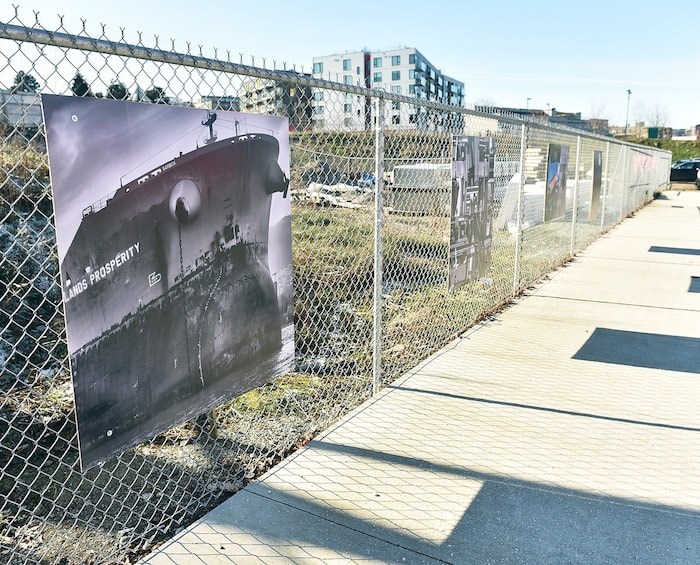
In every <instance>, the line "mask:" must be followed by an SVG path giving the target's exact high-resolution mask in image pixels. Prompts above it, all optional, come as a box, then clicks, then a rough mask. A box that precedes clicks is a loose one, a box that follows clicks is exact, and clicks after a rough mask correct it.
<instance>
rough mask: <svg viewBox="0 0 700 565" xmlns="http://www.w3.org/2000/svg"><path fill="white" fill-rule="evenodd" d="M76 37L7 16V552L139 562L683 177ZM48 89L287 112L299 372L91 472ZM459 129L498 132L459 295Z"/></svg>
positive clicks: (415, 105) (2, 418) (1, 403)
mask: <svg viewBox="0 0 700 565" xmlns="http://www.w3.org/2000/svg"><path fill="white" fill-rule="evenodd" d="M73 33H74V34H72V33H71V31H70V30H68V29H66V28H65V27H64V26H63V23H62V22H61V23H60V24H59V25H58V26H57V29H52V30H47V29H45V28H43V27H42V26H41V24H40V22H39V21H38V19H35V17H34V16H31V17H30V21H23V20H22V19H21V18H20V17H19V16H17V15H15V17H14V18H13V19H12V20H11V21H8V22H7V23H5V24H0V45H1V46H2V50H1V52H2V56H1V57H0V84H2V85H3V88H2V90H0V113H1V114H2V125H1V127H2V130H1V137H0V143H1V145H0V224H1V225H0V251H1V256H0V297H1V304H2V306H1V307H0V332H1V333H0V362H1V363H2V376H1V377H0V389H1V394H0V442H1V445H0V495H1V496H0V556H1V557H0V559H1V560H2V561H3V562H8V563H30V562H31V563H53V562H61V563H92V562H123V561H128V560H130V559H134V558H135V557H136V556H138V555H141V554H143V552H145V551H147V550H149V548H151V547H153V544H154V543H155V542H157V541H159V540H162V539H164V538H166V537H168V536H170V535H172V534H173V533H174V532H175V531H176V530H177V529H178V528H180V527H182V526H184V525H186V524H188V523H189V522H191V521H192V520H193V519H195V518H197V517H198V516H201V515H202V514H203V513H205V512H206V511H207V510H208V509H210V508H212V507H213V506H214V505H216V504H217V503H218V502H220V501H221V500H223V499H224V498H226V497H228V496H230V495H231V493H234V492H236V491H237V490H239V489H240V488H241V487H242V486H244V485H245V484H246V482H248V481H250V480H251V479H253V478H254V477H256V476H258V475H259V474H260V473H262V472H263V471H265V470H266V469H268V468H269V467H270V466H271V465H273V464H274V463H276V462H277V461H279V460H280V459H282V458H283V457H285V455H286V454H288V453H289V452H290V451H292V450H294V449H296V448H298V447H299V446H300V445H303V444H304V443H305V442H306V441H308V439H309V438H311V437H312V436H314V434H316V433H317V432H318V431H319V430H322V429H324V428H326V427H327V426H329V425H330V424H331V423H332V422H334V421H335V420H337V419H338V418H339V417H340V416H341V415H343V414H346V413H347V412H348V411H350V410H351V409H352V408H353V407H355V406H357V405H358V404H359V403H361V402H362V401H364V400H365V399H367V398H368V397H369V396H371V395H372V393H373V391H376V389H377V388H378V387H380V386H382V384H385V383H387V382H390V381H392V380H393V379H395V378H396V377H397V376H399V375H400V374H401V373H402V372H404V371H405V370H407V369H409V368H410V367H412V366H414V365H415V364H416V363H417V362H419V361H420V360H422V359H424V358H425V357H426V356H428V355H429V354H431V353H432V352H434V351H436V350H437V349H439V348H440V347H442V346H443V345H445V344H446V343H447V342H448V341H449V340H450V339H451V338H452V337H453V336H455V335H456V334H458V333H459V332H462V331H464V330H465V329H466V328H468V327H469V326H470V325H472V324H474V323H475V322H476V321H478V320H479V319H482V318H484V317H486V316H488V315H489V314H490V313H492V312H494V311H495V310H496V309H498V308H499V307H501V306H502V305H504V304H505V303H507V302H508V300H509V299H510V298H511V297H513V296H514V295H517V294H518V293H519V292H520V291H521V290H522V289H524V288H526V287H527V286H528V285H529V284H530V283H532V282H533V281H535V280H537V279H538V278H540V277H542V276H543V275H544V274H545V273H547V272H548V271H550V270H551V269H553V268H556V267H557V266H558V265H561V264H562V263H563V262H564V261H565V260H566V259H567V258H568V257H569V256H571V255H572V254H573V253H575V252H576V251H577V250H580V249H582V248H583V247H585V246H586V245H588V244H589V243H590V242H591V241H593V240H594V239H595V238H596V237H598V236H599V235H600V234H601V233H603V232H605V231H606V230H608V229H609V228H610V227H611V226H613V225H615V224H616V223H618V222H619V221H620V220H621V219H623V218H624V217H626V216H627V215H628V214H629V213H631V212H632V211H634V210H635V209H637V208H639V207H640V206H642V205H643V204H644V203H646V202H648V201H649V200H650V199H651V198H652V195H653V193H654V192H655V191H657V190H660V189H662V188H663V187H664V185H665V183H666V180H667V178H668V176H667V175H668V169H669V165H670V155H669V154H668V153H667V152H663V151H657V150H653V149H647V148H639V147H636V146H632V145H629V144H624V143H620V142H618V141H614V140H612V139H607V138H602V137H596V136H592V135H588V134H585V133H583V132H578V133H577V132H576V131H575V130H565V129H554V128H552V127H547V126H545V125H542V124H538V123H534V122H524V121H522V120H518V119H516V118H515V117H512V116H510V117H509V116H498V115H491V114H481V113H475V112H471V111H468V110H464V109H461V108H456V107H449V106H444V105H441V104H437V103H435V102H431V101H429V100H426V99H417V98H409V97H405V96H401V95H397V94H390V93H387V92H381V91H376V90H369V89H366V88H360V87H355V86H348V85H345V84H339V83H335V82H329V81H323V80H318V79H314V78H313V77H312V76H310V75H307V74H304V73H300V72H297V71H296V70H289V69H282V70H279V69H268V68H264V66H263V67H259V66H257V67H256V66H254V65H252V64H251V65H246V64H244V63H243V61H242V60H238V61H235V60H233V59H232V57H231V56H230V54H227V55H226V57H223V58H222V57H219V55H218V54H217V53H214V56H213V57H211V58H207V57H205V56H204V55H203V54H202V53H201V52H193V51H192V50H191V49H189V48H188V49H187V50H186V51H185V52H179V51H178V50H177V49H176V47H175V45H174V44H172V45H171V44H168V45H165V46H160V45H158V40H157V39H156V40H155V41H154V42H153V44H148V45H147V44H146V43H145V42H144V41H141V40H140V39H139V41H138V42H135V43H133V42H132V43H128V42H126V40H125V38H124V34H123V32H122V34H121V37H117V38H116V42H114V41H111V40H110V38H108V37H107V33H106V32H105V31H104V29H103V30H102V33H100V34H97V36H96V37H95V36H94V34H93V37H90V34H89V33H88V31H87V29H86V28H85V26H83V28H82V29H78V30H74V31H73ZM39 93H53V94H67V95H82V96H104V97H108V98H109V97H111V98H120V99H121V98H123V99H130V100H141V101H145V102H149V101H151V102H154V103H169V104H175V105H182V106H195V107H201V108H203V109H219V110H240V111H244V112H250V113H267V114H274V115H284V116H287V117H288V118H289V120H290V144H291V188H292V190H291V194H292V202H293V204H292V218H293V219H292V238H293V244H292V245H293V269H294V294H295V296H294V318H295V331H296V367H295V372H293V373H290V374H287V375H284V376H282V377H280V378H277V379H276V380H275V381H274V382H272V383H270V384H268V385H266V386H263V387H261V388H258V389H256V390H253V391H251V392H249V393H247V394H244V395H243V396H241V397H239V398H236V399H235V400H233V401H230V402H228V403H226V404H224V405H222V406H220V407H219V408H218V409H217V410H215V411H213V412H211V413H210V414H208V416H207V417H206V418H204V419H203V418H199V419H196V420H194V421H191V422H188V423H186V424H184V425H181V426H179V427H177V428H174V429H171V430H169V431H167V432H165V433H161V434H159V435H158V436H157V437H155V438H153V439H152V440H151V441H149V442H147V443H145V444H142V445H140V446H138V447H137V448H134V449H130V450H129V451H127V452H126V453H124V454H122V455H120V456H118V457H114V458H112V459H110V460H109V461H107V462H106V463H104V464H102V465H100V466H98V467H95V468H92V469H90V470H88V471H86V472H81V471H80V470H79V465H78V451H77V437H76V426H75V420H74V416H73V392H72V388H71V380H70V375H69V368H68V353H67V347H66V340H65V328H64V318H63V312H62V299H61V290H60V281H59V279H58V257H57V250H56V238H55V234H54V222H53V210H52V199H51V191H50V179H49V174H48V163H47V154H46V143H45V137H44V135H45V130H44V126H43V121H42V117H41V109H40V96H39ZM321 105H322V106H323V108H324V109H323V113H322V114H321V112H320V111H319V110H318V108H319V107H320V106H321ZM319 115H322V116H323V119H319ZM402 116H408V117H409V119H408V120H405V119H403V118H402ZM411 116H412V117H411ZM455 135H460V136H464V135H474V136H487V137H491V138H493V139H494V140H495V155H494V169H493V171H494V179H495V183H494V184H493V199H492V208H491V211H492V212H491V213H492V218H493V219H492V233H491V234H490V249H489V252H490V260H489V264H488V269H487V272H486V273H485V274H484V273H482V274H483V276H479V277H473V278H472V280H468V281H466V282H465V284H463V285H462V286H461V287H460V288H459V289H458V290H456V291H451V290H449V281H448V278H449V261H450V222H451V218H450V209H451V191H452V171H453V164H452V163H453V151H454V136H455ZM564 147H566V148H567V149H566V151H565V150H563V149H562V148H564ZM555 152H558V153H557V154H558V155H559V157H558V159H559V161H558V163H559V164H561V163H562V162H565V159H564V158H563V157H562V156H561V155H562V152H563V153H567V152H568V162H567V166H566V167H564V168H563V170H564V171H565V175H564V176H565V178H566V181H565V183H566V187H565V191H564V192H563V193H562V194H565V203H563V204H562V206H563V208H562V209H561V210H559V213H557V214H551V211H550V210H548V208H547V204H546V198H545V195H546V190H547V187H546V184H547V181H548V180H550V179H549V177H548V171H549V170H550V169H551V166H552V164H553V160H552V158H551V155H554V153H555ZM97 196H98V197H99V196H100V195H97ZM562 202H564V201H562Z"/></svg>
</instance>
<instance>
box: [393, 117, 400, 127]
mask: <svg viewBox="0 0 700 565" xmlns="http://www.w3.org/2000/svg"><path fill="white" fill-rule="evenodd" d="M391 123H392V124H394V125H395V126H396V125H399V124H400V123H401V116H391Z"/></svg>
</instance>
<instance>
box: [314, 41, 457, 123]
mask: <svg viewBox="0 0 700 565" xmlns="http://www.w3.org/2000/svg"><path fill="white" fill-rule="evenodd" d="M313 76H314V78H319V79H326V80H332V81H337V82H342V83H345V84H347V85H353V86H360V87H365V88H379V89H382V90H385V91H387V92H392V93H395V94H402V95H404V96H414V97H416V98H419V99H424V100H432V101H435V102H441V103H444V104H449V105H452V106H459V107H463V106H464V83H462V82H460V81H458V80H456V79H453V78H451V77H448V76H446V75H443V74H442V73H441V72H440V70H439V69H438V68H437V67H435V65H433V64H432V63H431V62H430V61H428V60H427V59H426V58H425V56H424V55H423V54H421V53H420V51H418V50H417V49H415V48H412V47H405V48H401V49H389V50H385V51H355V52H352V53H340V54H336V55H327V56H324V57H314V59H313ZM312 106H313V111H312V112H313V123H314V128H315V129H343V130H364V129H369V128H371V127H372V124H373V123H374V117H373V116H372V108H371V101H370V99H369V98H367V97H364V96H358V95H356V94H345V93H339V92H334V91H328V90H323V89H314V91H313V101H312ZM443 119H444V116H441V115H440V114H438V113H435V112H430V111H426V109H425V108H421V107H417V106H415V105H413V104H409V103H402V102H388V104H387V115H386V118H385V123H386V127H387V128H392V129H401V128H404V129H408V128H419V129H436V128H438V127H440V126H442V125H445V124H444V123H442V122H441V121H440V120H443Z"/></svg>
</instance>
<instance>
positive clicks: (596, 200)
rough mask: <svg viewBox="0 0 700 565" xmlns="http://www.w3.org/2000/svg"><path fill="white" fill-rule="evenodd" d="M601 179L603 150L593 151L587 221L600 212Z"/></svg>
mask: <svg viewBox="0 0 700 565" xmlns="http://www.w3.org/2000/svg"><path fill="white" fill-rule="evenodd" d="M602 179H603V152H602V151H593V183H592V185H591V207H590V209H589V211H588V221H589V222H592V221H594V220H595V219H596V218H597V217H598V214H599V213H600V188H601V184H602Z"/></svg>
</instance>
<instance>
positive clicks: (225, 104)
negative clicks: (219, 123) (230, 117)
mask: <svg viewBox="0 0 700 565" xmlns="http://www.w3.org/2000/svg"><path fill="white" fill-rule="evenodd" d="M197 107H198V108H206V109H207V110H230V111H232V112H240V111H241V99H240V98H239V97H238V96H226V95H222V96H214V95H210V96H200V99H199V104H197Z"/></svg>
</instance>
